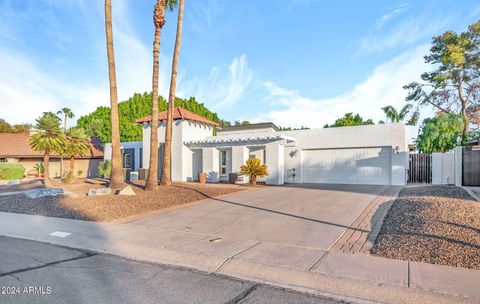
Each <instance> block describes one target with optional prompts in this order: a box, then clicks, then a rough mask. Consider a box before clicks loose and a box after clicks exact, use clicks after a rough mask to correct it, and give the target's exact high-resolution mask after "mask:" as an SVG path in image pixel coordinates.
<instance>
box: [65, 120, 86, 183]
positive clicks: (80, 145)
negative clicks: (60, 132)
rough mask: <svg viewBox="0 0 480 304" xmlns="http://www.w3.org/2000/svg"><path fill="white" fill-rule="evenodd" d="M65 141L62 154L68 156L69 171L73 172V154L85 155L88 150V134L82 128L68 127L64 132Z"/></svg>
mask: <svg viewBox="0 0 480 304" xmlns="http://www.w3.org/2000/svg"><path fill="white" fill-rule="evenodd" d="M65 135H66V137H65V139H66V143H65V146H64V149H63V151H62V154H63V155H65V156H66V157H68V158H70V172H71V174H72V176H73V177H74V176H75V174H74V173H73V172H75V156H85V155H87V154H88V152H90V143H89V141H88V136H87V134H86V133H85V130H84V129H83V128H70V129H68V131H67V132H66V133H65Z"/></svg>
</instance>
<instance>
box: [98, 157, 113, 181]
mask: <svg viewBox="0 0 480 304" xmlns="http://www.w3.org/2000/svg"><path fill="white" fill-rule="evenodd" d="M111 173H112V162H111V161H110V160H108V159H107V160H105V161H102V162H100V163H99V164H98V175H99V176H101V177H104V178H109V177H110V174H111Z"/></svg>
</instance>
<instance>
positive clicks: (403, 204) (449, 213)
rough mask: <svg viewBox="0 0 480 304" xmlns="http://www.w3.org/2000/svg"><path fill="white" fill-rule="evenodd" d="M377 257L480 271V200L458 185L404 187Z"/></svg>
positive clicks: (386, 224) (383, 231)
mask: <svg viewBox="0 0 480 304" xmlns="http://www.w3.org/2000/svg"><path fill="white" fill-rule="evenodd" d="M371 253H372V254H373V255H377V256H382V257H387V258H394V259H402V260H410V261H418V262H426V263H431V264H440V265H448V266H455V267H465V268H472V269H480V202H478V201H476V200H474V199H473V198H472V197H471V196H470V195H468V193H467V192H466V191H465V190H463V189H462V188H459V187H454V186H421V187H406V188H404V189H402V191H401V192H400V195H399V197H398V198H397V200H396V201H395V203H394V204H393V206H392V207H391V208H390V210H389V212H388V214H387V216H386V217H385V220H384V222H383V226H382V228H381V230H380V234H379V235H378V238H377V240H376V242H375V245H374V246H373V248H372V250H371Z"/></svg>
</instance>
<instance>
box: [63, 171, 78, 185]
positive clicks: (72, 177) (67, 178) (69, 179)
mask: <svg viewBox="0 0 480 304" xmlns="http://www.w3.org/2000/svg"><path fill="white" fill-rule="evenodd" d="M62 181H63V182H64V183H67V184H71V183H73V182H75V175H74V174H73V171H72V170H70V171H68V172H67V174H66V175H65V177H64V178H63V179H62Z"/></svg>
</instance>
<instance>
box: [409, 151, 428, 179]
mask: <svg viewBox="0 0 480 304" xmlns="http://www.w3.org/2000/svg"><path fill="white" fill-rule="evenodd" d="M408 183H409V184H431V183H432V154H428V153H412V154H410V159H409V166H408Z"/></svg>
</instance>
